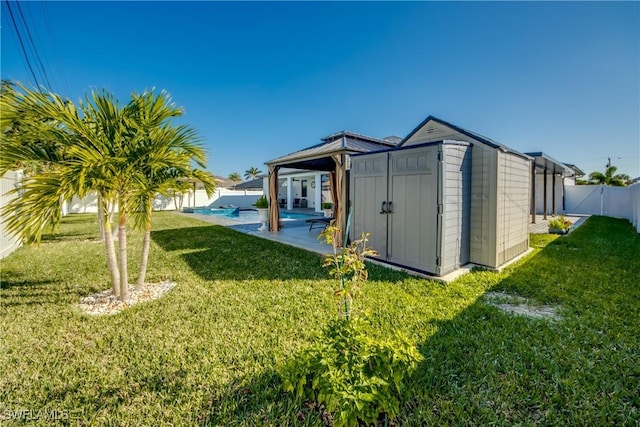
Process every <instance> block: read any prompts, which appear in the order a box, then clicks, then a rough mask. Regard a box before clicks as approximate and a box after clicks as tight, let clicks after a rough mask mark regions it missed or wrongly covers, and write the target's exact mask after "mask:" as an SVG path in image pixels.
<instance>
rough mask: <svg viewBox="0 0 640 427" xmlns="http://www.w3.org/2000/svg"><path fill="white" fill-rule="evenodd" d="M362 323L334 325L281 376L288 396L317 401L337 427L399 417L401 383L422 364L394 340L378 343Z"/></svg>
mask: <svg viewBox="0 0 640 427" xmlns="http://www.w3.org/2000/svg"><path fill="white" fill-rule="evenodd" d="M367 332H368V331H367V324H366V322H364V321H361V320H360V319H352V320H346V319H334V320H332V321H331V322H329V324H328V325H327V326H326V327H325V328H324V329H323V331H322V333H321V334H320V335H319V336H317V337H316V338H315V340H314V341H313V343H312V344H311V345H310V346H309V347H306V348H304V349H302V350H301V351H300V352H299V353H298V354H297V356H296V357H295V358H294V359H293V360H291V361H290V362H289V363H287V364H286V365H285V366H284V367H283V368H282V369H281V370H280V376H281V377H282V381H283V385H284V389H285V391H288V392H293V393H295V395H296V396H297V397H298V398H304V399H309V400H316V401H317V402H318V403H321V404H324V405H325V407H326V409H327V410H328V411H330V412H331V413H333V421H334V425H335V426H356V425H358V420H360V421H362V422H364V423H366V424H371V423H375V422H376V421H377V419H378V416H379V415H380V414H381V413H386V414H387V415H388V416H389V418H391V419H393V418H395V417H396V416H397V415H398V413H399V412H400V400H401V397H402V392H403V384H402V380H403V378H404V377H405V375H407V374H409V373H411V372H413V371H414V370H415V368H416V367H417V365H418V363H419V362H420V361H421V360H422V359H423V357H422V355H421V354H420V353H419V352H418V350H417V349H416V348H415V346H414V345H413V344H412V343H410V342H409V340H408V339H407V338H406V337H404V336H402V335H400V334H396V335H395V336H394V337H393V338H391V339H386V340H379V339H374V338H371V337H370V333H367Z"/></svg>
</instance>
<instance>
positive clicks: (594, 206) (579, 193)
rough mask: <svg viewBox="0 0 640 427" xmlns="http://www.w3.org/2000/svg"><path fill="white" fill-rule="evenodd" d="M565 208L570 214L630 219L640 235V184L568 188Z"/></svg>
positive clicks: (574, 186)
mask: <svg viewBox="0 0 640 427" xmlns="http://www.w3.org/2000/svg"><path fill="white" fill-rule="evenodd" d="M565 207H566V211H567V213H568V214H587V215H604V216H611V217H615V218H625V219H628V220H629V221H631V223H632V224H633V226H634V227H635V228H636V230H638V232H639V233H640V183H636V184H634V185H630V186H629V187H609V186H606V185H572V186H566V187H565Z"/></svg>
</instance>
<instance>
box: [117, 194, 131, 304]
mask: <svg viewBox="0 0 640 427" xmlns="http://www.w3.org/2000/svg"><path fill="white" fill-rule="evenodd" d="M118 206H119V211H120V215H119V220H118V246H119V248H120V299H121V300H122V301H126V300H128V299H129V272H128V269H127V214H126V211H125V208H124V200H123V198H122V197H120V200H119V203H118Z"/></svg>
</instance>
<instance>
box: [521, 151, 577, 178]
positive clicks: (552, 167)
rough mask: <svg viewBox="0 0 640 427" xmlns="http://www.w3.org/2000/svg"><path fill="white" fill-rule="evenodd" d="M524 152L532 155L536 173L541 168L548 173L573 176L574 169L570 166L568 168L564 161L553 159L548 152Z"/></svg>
mask: <svg viewBox="0 0 640 427" xmlns="http://www.w3.org/2000/svg"><path fill="white" fill-rule="evenodd" d="M526 154H527V155H528V156H531V157H533V161H534V164H535V165H536V171H537V173H540V171H541V170H542V171H544V170H545V169H546V170H547V172H548V173H553V174H558V173H559V174H562V176H573V175H574V174H575V171H574V170H573V169H572V168H569V167H568V166H567V165H565V164H564V163H562V162H559V161H558V160H556V159H554V158H553V157H551V156H549V155H548V154H545V153H543V152H542V151H538V152H535V153H526Z"/></svg>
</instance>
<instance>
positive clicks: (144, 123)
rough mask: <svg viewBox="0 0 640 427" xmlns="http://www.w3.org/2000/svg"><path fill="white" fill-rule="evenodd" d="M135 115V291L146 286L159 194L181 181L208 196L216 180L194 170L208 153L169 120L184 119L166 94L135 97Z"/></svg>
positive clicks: (192, 133) (189, 132)
mask: <svg viewBox="0 0 640 427" xmlns="http://www.w3.org/2000/svg"><path fill="white" fill-rule="evenodd" d="M131 105H132V106H133V109H134V112H133V114H132V122H131V125H132V127H133V128H134V129H135V132H134V135H135V137H134V140H133V144H132V149H130V150H128V152H129V153H130V154H131V157H130V158H129V162H130V163H131V164H134V165H135V171H134V172H133V175H132V176H133V178H134V181H135V184H134V186H133V191H132V201H133V206H134V209H133V219H134V226H136V227H137V228H141V229H143V230H144V239H143V246H142V256H141V260H140V270H139V274H138V282H137V286H136V289H137V290H140V289H141V288H142V286H143V285H144V280H145V276H146V271H147V264H148V258H149V247H150V242H151V219H152V210H153V200H154V199H155V197H156V195H157V194H158V193H162V194H168V193H169V192H170V190H171V189H173V188H175V187H176V186H177V185H178V182H179V179H180V178H197V179H198V180H199V181H200V182H202V183H203V184H204V187H205V190H206V191H207V194H208V195H211V193H213V190H214V187H215V180H214V179H213V177H212V176H211V175H210V174H207V173H205V172H203V171H201V170H198V169H193V168H192V167H191V164H192V162H195V163H196V164H197V165H198V166H201V167H204V166H205V162H206V153H205V151H204V149H203V148H202V147H201V146H200V145H199V144H198V137H197V134H196V132H195V130H194V129H192V128H190V127H188V126H184V125H183V126H177V127H174V126H172V125H171V124H170V123H169V120H170V118H172V117H177V116H180V115H182V108H179V107H176V106H175V105H174V104H172V102H171V98H170V97H169V96H168V94H167V93H166V92H162V93H161V94H160V95H158V96H156V95H154V93H153V92H146V93H143V94H142V95H137V94H133V95H132V102H131Z"/></svg>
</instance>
